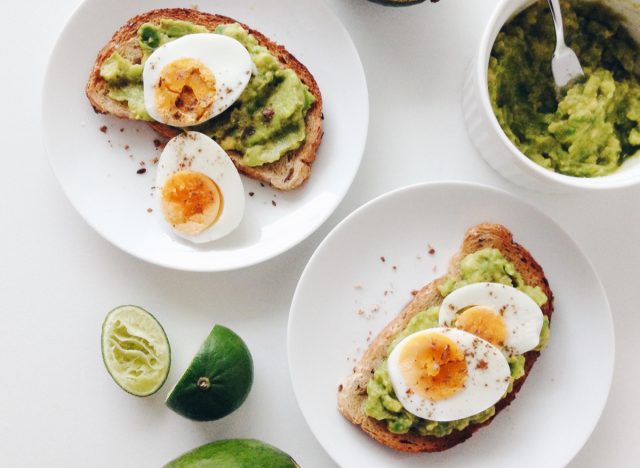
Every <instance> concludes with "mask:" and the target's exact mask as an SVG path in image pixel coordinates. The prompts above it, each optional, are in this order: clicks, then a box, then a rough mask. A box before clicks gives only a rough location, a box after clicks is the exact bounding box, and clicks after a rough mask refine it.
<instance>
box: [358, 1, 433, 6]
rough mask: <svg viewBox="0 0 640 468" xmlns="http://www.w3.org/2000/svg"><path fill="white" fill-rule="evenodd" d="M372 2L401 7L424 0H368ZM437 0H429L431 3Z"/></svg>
mask: <svg viewBox="0 0 640 468" xmlns="http://www.w3.org/2000/svg"><path fill="white" fill-rule="evenodd" d="M369 1H370V2H373V3H379V4H380V5H385V6H393V7H401V6H411V5H417V4H418V3H423V2H424V1H425V0H369ZM437 2H438V0H431V3H437Z"/></svg>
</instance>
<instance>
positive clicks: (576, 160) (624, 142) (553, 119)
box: [488, 0, 640, 177]
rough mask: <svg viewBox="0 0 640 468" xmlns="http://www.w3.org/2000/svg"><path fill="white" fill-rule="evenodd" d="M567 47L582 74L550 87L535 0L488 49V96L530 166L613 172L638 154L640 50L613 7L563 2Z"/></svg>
mask: <svg viewBox="0 0 640 468" xmlns="http://www.w3.org/2000/svg"><path fill="white" fill-rule="evenodd" d="M561 5H562V13H563V17H564V28H565V36H566V39H567V44H568V45H569V46H570V47H571V48H572V49H573V50H574V51H575V52H576V54H577V56H578V58H579V59H580V63H581V65H582V67H583V69H584V72H585V77H584V78H583V79H581V80H578V81H576V82H574V83H573V84H570V85H569V86H568V87H565V88H564V89H562V90H556V87H555V83H554V80H553V76H552V73H551V57H552V56H553V52H554V48H555V43H556V36H555V32H554V26H553V20H552V17H551V14H550V13H549V11H548V9H549V7H548V5H547V2H546V1H544V0H540V1H538V2H536V3H534V4H533V5H532V6H531V7H529V8H527V9H526V10H524V11H523V12H522V13H520V14H518V15H517V16H515V17H514V18H513V19H512V20H511V21H510V22H509V23H507V24H506V25H505V26H504V27H503V28H502V30H501V31H500V33H499V34H498V36H497V38H496V41H495V43H494V45H493V50H492V51H491V58H490V60H489V70H488V73H489V74H488V86H489V97H490V99H491V104H492V106H493V110H494V113H495V115H496V118H497V119H498V122H499V123H500V126H501V127H502V129H503V130H504V132H505V134H506V136H507V137H508V138H509V139H510V140H511V141H512V142H513V144H514V145H515V146H517V147H518V148H519V149H520V150H521V151H522V153H524V154H525V155H526V156H527V157H529V158H530V159H531V160H533V161H534V162H535V163H537V164H539V165H541V166H543V167H545V168H547V169H549V170H552V171H556V172H559V173H562V174H567V175H571V176H577V177H595V176H603V175H607V174H610V173H612V172H614V171H616V170H617V169H618V168H619V167H620V165H621V164H622V163H623V162H624V161H625V160H626V159H628V158H630V157H633V156H635V155H637V154H639V151H640V81H639V79H638V75H637V70H638V65H639V64H640V50H639V49H638V46H637V44H636V43H635V42H634V41H633V39H632V38H631V36H630V35H629V33H628V32H627V30H626V29H625V28H624V26H623V24H622V19H621V18H620V17H619V16H617V15H616V14H615V13H614V12H613V11H612V10H611V9H609V8H608V7H605V6H603V5H601V4H598V3H592V2H583V1H580V2H578V1H574V0H572V1H564V0H563V1H562V3H561Z"/></svg>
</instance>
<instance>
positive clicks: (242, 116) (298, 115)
mask: <svg viewBox="0 0 640 468" xmlns="http://www.w3.org/2000/svg"><path fill="white" fill-rule="evenodd" d="M203 32H212V33H213V34H223V35H225V36H229V37H232V38H234V39H236V40H237V41H239V42H240V43H241V44H242V45H244V46H245V48H246V49H247V50H248V51H249V54H250V55H251V58H252V60H253V62H254V64H255V66H256V73H255V74H254V75H253V76H252V77H251V80H250V81H249V84H248V85H247V87H246V88H245V90H244V92H243V93H242V95H241V96H240V98H239V99H238V100H237V101H236V103H234V104H233V105H232V106H231V107H230V108H229V109H227V110H226V111H225V112H223V113H222V114H220V115H219V116H217V117H215V118H213V119H211V120H209V121H208V122H205V123H204V124H202V125H200V126H197V127H192V128H191V130H196V131H199V132H202V133H204V134H206V135H208V136H210V137H211V138H213V139H214V140H215V141H216V142H217V143H218V144H219V145H220V146H222V148H223V149H224V150H225V151H237V152H239V153H241V154H242V155H243V159H242V161H241V162H242V164H243V165H245V166H251V167H254V166H260V165H262V164H267V163H270V162H274V161H277V160H278V159H280V158H281V157H282V156H284V155H285V154H286V153H288V152H290V151H295V150H296V149H298V148H300V146H301V145H302V144H303V143H304V140H305V136H306V124H305V118H306V115H307V113H308V111H309V109H310V108H311V106H312V105H313V103H314V102H315V97H314V96H313V94H311V92H310V91H309V88H308V87H307V86H306V85H305V84H304V83H302V81H301V80H300V78H299V77H298V75H296V73H295V72H294V71H293V70H291V69H289V68H285V67H284V66H283V65H282V64H281V62H280V61H279V60H278V59H277V57H275V56H274V55H273V54H271V53H270V52H269V50H268V49H266V48H265V47H263V46H261V45H260V44H259V43H258V41H257V39H256V38H255V37H254V36H253V35H252V34H250V33H249V32H248V31H246V30H245V29H244V28H243V27H242V26H240V25H239V24H237V23H231V24H224V25H220V26H218V27H217V28H216V29H215V30H214V31H208V30H207V29H206V28H204V27H202V26H199V25H196V24H193V23H189V22H186V21H179V20H171V19H163V20H160V22H159V24H150V23H145V24H143V25H142V26H140V28H139V30H138V42H139V44H140V48H141V49H142V52H143V56H142V62H141V63H139V64H134V63H132V62H130V61H129V60H127V59H125V58H123V57H122V56H121V55H120V54H118V53H117V52H114V53H113V54H112V55H111V56H110V57H108V58H107V60H105V62H104V63H103V65H102V67H101V68H100V76H101V77H102V78H104V79H105V81H106V82H107V86H108V89H109V97H111V98H112V99H115V100H117V101H120V102H126V103H127V106H128V107H129V110H130V111H131V112H132V113H133V115H134V117H135V118H136V119H139V120H151V118H150V117H149V114H148V113H147V111H146V108H145V106H144V95H143V88H142V68H143V64H144V61H145V60H146V59H147V58H148V57H149V56H150V55H151V53H153V51H154V50H155V49H157V48H158V47H160V46H161V45H163V44H166V43H167V42H169V41H172V40H174V39H177V38H179V37H182V36H185V35H187V34H194V33H203Z"/></svg>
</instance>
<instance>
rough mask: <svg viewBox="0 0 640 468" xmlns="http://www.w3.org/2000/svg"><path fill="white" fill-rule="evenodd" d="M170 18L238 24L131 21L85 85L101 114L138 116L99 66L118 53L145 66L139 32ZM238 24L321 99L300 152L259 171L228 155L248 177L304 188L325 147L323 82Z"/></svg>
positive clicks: (180, 14) (185, 12)
mask: <svg viewBox="0 0 640 468" xmlns="http://www.w3.org/2000/svg"><path fill="white" fill-rule="evenodd" d="M165 18H166V19H174V20H182V21H189V22H191V23H194V24H199V25H201V26H204V27H206V28H207V29H209V30H213V29H215V28H216V27H217V26H218V25H220V24H227V23H239V22H238V21H236V20H234V19H232V18H228V17H226V16H221V15H214V14H210V13H205V12H201V11H198V10H193V9H188V8H166V9H159V10H152V11H149V12H147V13H143V14H141V15H138V16H136V17H134V18H131V19H130V20H129V21H127V23H126V24H125V25H124V26H122V27H121V28H120V29H119V30H118V31H117V32H116V33H115V34H114V35H113V37H112V38H111V40H110V41H109V42H108V43H107V45H105V46H104V47H103V48H102V50H101V51H100V53H99V54H98V57H97V58H96V61H95V63H94V64H93V69H92V70H91V74H90V75H89V81H88V82H87V86H86V94H87V97H88V98H89V101H90V102H91V105H92V106H93V109H94V110H95V111H96V112H98V113H101V114H111V115H114V116H116V117H120V118H124V119H132V118H133V115H132V114H131V112H129V109H128V107H127V104H126V103H124V102H119V101H115V100H113V99H111V98H110V97H109V96H108V92H109V90H108V88H107V83H106V81H105V80H104V79H102V77H101V76H100V67H101V66H102V64H103V63H104V61H105V60H106V59H107V58H109V56H111V54H112V53H113V52H116V51H117V52H119V53H120V55H122V56H123V57H124V58H126V59H128V60H130V61H131V62H133V63H140V61H141V59H142V51H141V50H140V46H139V45H138V29H139V28H140V26H141V25H142V24H144V23H156V24H157V23H159V22H160V20H161V19H165ZM239 24H241V25H242V27H244V28H245V29H246V30H247V31H249V32H250V33H251V34H252V35H253V36H254V37H255V38H256V39H257V40H258V42H259V43H260V44H261V45H262V46H264V47H266V48H267V49H268V50H269V51H270V52H271V53H272V54H273V55H274V56H275V57H277V58H278V60H280V62H281V63H282V64H283V65H284V66H285V67H287V68H290V69H292V70H293V71H294V72H295V73H296V74H297V75H298V77H299V78H300V80H301V81H302V82H303V83H304V84H305V85H307V87H308V88H309V91H310V92H311V94H313V96H314V97H315V98H316V102H315V103H314V104H313V105H312V106H311V108H310V109H309V111H308V113H307V116H306V118H305V124H306V139H305V141H304V143H303V144H302V146H301V147H300V148H298V149H297V150H295V151H291V152H289V153H287V154H285V155H284V156H283V157H282V158H280V159H279V160H278V161H275V162H272V163H268V164H263V165H262V166H256V167H248V166H244V165H242V163H241V160H242V154H240V153H238V152H235V151H230V152H229V156H230V157H231V159H232V160H233V163H234V164H235V166H236V167H237V168H238V170H239V171H240V172H242V173H243V174H245V175H247V176H249V177H251V178H253V179H257V180H259V181H261V182H265V183H267V184H270V185H272V186H273V187H275V188H277V189H279V190H293V189H295V188H297V187H299V186H300V185H302V183H303V182H305V181H306V180H307V178H308V177H309V175H310V173H311V164H312V163H313V161H314V160H315V158H316V153H317V152H318V146H320V141H321V140H322V136H323V131H322V119H323V115H322V95H321V94H320V89H319V88H318V84H317V83H316V81H315V79H314V78H313V76H312V75H311V73H310V72H309V70H307V68H306V67H305V66H304V65H302V64H301V63H300V62H299V61H298V60H297V59H296V58H295V57H294V56H293V55H291V54H290V53H289V52H287V51H286V49H285V48H284V47H282V46H280V45H278V44H276V43H275V42H272V41H271V40H269V39H268V38H267V37H265V36H264V35H263V34H261V33H260V32H258V31H256V30H254V29H251V28H250V27H249V26H247V25H245V24H242V23H239ZM149 125H150V126H151V127H152V128H153V129H154V130H155V131H157V132H158V133H160V134H161V135H163V136H165V137H168V138H171V137H173V136H175V135H177V134H178V133H179V132H180V130H178V129H176V128H173V127H170V126H168V125H164V124H161V123H159V122H150V123H149Z"/></svg>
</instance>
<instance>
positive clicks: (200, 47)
mask: <svg viewBox="0 0 640 468" xmlns="http://www.w3.org/2000/svg"><path fill="white" fill-rule="evenodd" d="M181 58H192V59H196V60H200V61H201V62H202V63H204V65H206V66H207V67H208V68H209V70H211V72H212V73H213V76H214V77H215V80H216V96H215V100H214V102H213V105H212V106H211V109H210V110H209V113H208V114H207V116H206V117H205V118H204V119H202V120H201V121H200V122H199V124H200V123H202V122H205V121H206V120H209V119H212V118H213V117H215V116H216V115H219V114H221V113H222V112H224V111H225V110H227V109H228V108H229V106H231V105H232V104H233V103H234V102H236V101H237V100H238V98H239V97H240V95H241V94H242V92H243V91H244V89H245V88H246V87H247V84H248V83H249V80H250V79H251V75H252V73H253V70H254V64H253V61H252V60H251V56H250V55H249V52H248V51H247V49H246V48H245V47H244V46H243V45H242V44H241V43H240V42H238V41H237V40H235V39H233V38H231V37H228V36H224V35H222V34H213V33H198V34H188V35H186V36H183V37H180V38H178V39H176V40H174V41H171V42H167V43H166V44H164V45H162V46H160V47H158V48H157V49H156V50H155V51H153V53H152V54H151V55H150V56H149V58H148V59H147V61H146V62H145V63H144V68H143V70H142V85H143V89H144V105H145V107H146V109H147V112H148V113H149V115H150V116H151V118H152V119H154V120H156V121H158V122H162V123H166V122H165V121H164V120H163V118H162V116H161V115H160V114H159V113H158V110H157V108H156V105H155V86H156V84H157V83H158V80H159V78H160V72H161V71H162V69H163V68H164V67H165V66H166V65H168V64H169V63H171V62H173V61H175V60H178V59H181Z"/></svg>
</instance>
